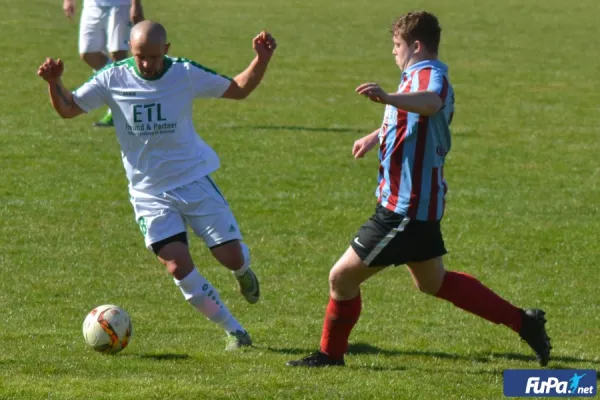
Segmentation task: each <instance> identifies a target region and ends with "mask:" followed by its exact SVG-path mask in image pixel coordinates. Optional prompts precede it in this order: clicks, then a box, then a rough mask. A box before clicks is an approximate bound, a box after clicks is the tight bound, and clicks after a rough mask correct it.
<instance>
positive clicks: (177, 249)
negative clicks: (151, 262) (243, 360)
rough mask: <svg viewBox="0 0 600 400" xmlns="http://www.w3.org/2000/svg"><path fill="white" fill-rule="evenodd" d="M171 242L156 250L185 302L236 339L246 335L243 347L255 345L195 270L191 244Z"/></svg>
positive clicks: (155, 247) (165, 242)
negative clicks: (190, 248) (189, 247)
mask: <svg viewBox="0 0 600 400" xmlns="http://www.w3.org/2000/svg"><path fill="white" fill-rule="evenodd" d="M183 234H184V233H183ZM169 239H172V238H168V239H165V240H164V241H161V242H158V243H156V244H153V245H152V248H153V250H155V252H156V254H157V256H158V258H159V260H160V261H161V262H162V263H163V264H164V265H165V266H166V267H167V270H168V271H169V273H170V274H171V275H173V279H174V281H175V284H176V285H177V286H178V287H179V289H180V290H181V293H183V296H184V297H185V299H186V300H187V301H188V302H189V303H190V304H191V305H193V306H194V307H195V308H196V309H197V310H198V311H200V312H201V313H202V314H204V315H205V316H206V317H207V318H208V319H209V320H211V321H212V322H214V323H216V324H217V325H219V326H220V327H222V328H223V329H224V330H225V331H226V332H227V334H228V335H230V336H233V337H236V336H239V335H242V334H245V336H247V338H248V340H247V341H246V342H244V343H242V344H241V345H250V344H252V342H251V341H250V340H249V336H248V335H247V333H246V331H245V329H244V328H243V327H242V326H241V325H240V323H239V322H238V321H237V320H236V319H235V318H234V317H233V315H231V313H230V312H229V310H228V309H227V307H226V306H225V304H223V301H222V300H221V299H220V297H219V293H218V292H217V290H216V289H215V288H214V287H213V286H212V285H211V284H210V282H208V281H207V280H206V278H204V277H203V276H202V275H201V274H200V272H198V270H197V269H196V267H195V266H194V262H193V261H192V256H191V255H190V252H189V249H188V246H187V244H186V243H184V242H182V241H179V240H176V239H175V240H176V241H169ZM237 347H240V346H228V349H229V350H232V349H234V348H237Z"/></svg>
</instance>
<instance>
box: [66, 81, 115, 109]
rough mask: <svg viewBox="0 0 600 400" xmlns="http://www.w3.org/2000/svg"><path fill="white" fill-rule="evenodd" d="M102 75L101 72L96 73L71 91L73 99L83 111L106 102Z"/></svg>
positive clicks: (106, 96)
mask: <svg viewBox="0 0 600 400" xmlns="http://www.w3.org/2000/svg"><path fill="white" fill-rule="evenodd" d="M103 77H104V76H103V74H96V75H94V76H93V77H92V78H91V79H90V80H89V81H87V82H86V83H84V84H83V85H81V86H80V87H79V88H78V89H76V90H75V91H74V92H73V101H75V104H77V105H78V106H79V107H80V108H81V109H82V110H83V111H85V112H90V111H92V110H94V109H96V108H99V107H102V106H103V105H105V104H108V91H107V89H106V86H105V85H104V84H103V82H104V80H103Z"/></svg>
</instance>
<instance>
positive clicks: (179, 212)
mask: <svg viewBox="0 0 600 400" xmlns="http://www.w3.org/2000/svg"><path fill="white" fill-rule="evenodd" d="M130 42H131V43H130V46H131V52H132V54H133V57H132V58H128V59H126V60H124V61H121V62H118V63H115V64H112V65H109V66H107V67H105V68H104V69H102V70H101V71H99V72H98V73H96V74H95V75H94V76H93V77H92V78H91V79H90V80H89V81H88V82H86V83H84V84H83V85H82V86H81V87H80V88H78V89H77V90H75V91H74V92H72V93H71V92H70V91H68V90H67V89H66V88H65V86H64V85H63V83H62V81H61V76H62V73H63V70H64V65H63V62H62V61H61V60H60V59H58V60H56V61H55V60H53V59H51V58H48V59H46V61H45V62H44V63H43V64H42V65H41V66H40V68H39V70H38V75H39V76H41V77H42V78H43V79H44V80H45V81H46V82H47V83H48V92H49V95H50V100H51V102H52V105H53V107H54V109H55V110H56V111H57V113H58V114H59V115H60V116H61V117H63V118H73V117H76V116H78V115H81V114H83V113H86V112H88V111H90V110H92V109H95V108H98V107H101V106H103V105H109V106H110V107H111V108H112V110H113V113H114V121H115V129H116V133H117V137H118V140H119V142H120V145H121V154H122V158H123V164H124V166H125V171H126V174H127V178H128V180H129V193H130V197H131V203H132V205H133V208H134V211H135V217H136V220H137V222H138V224H139V227H140V229H141V231H142V233H143V234H144V237H145V242H146V246H147V247H148V248H149V249H151V250H152V251H154V252H155V254H156V255H157V256H158V258H159V260H160V261H161V262H162V263H163V264H164V265H165V266H166V267H167V269H168V271H169V272H170V273H171V275H172V276H173V279H174V280H175V284H176V285H177V286H178V287H179V289H180V290H181V292H182V293H183V295H184V297H185V299H186V300H187V301H188V302H189V303H190V304H192V305H193V306H194V307H195V308H196V309H197V310H198V311H200V312H201V313H202V314H204V315H205V316H206V317H207V318H208V319H210V320H211V321H213V322H215V323H216V324H218V325H219V326H221V327H222V328H223V329H224V330H225V331H226V333H227V339H228V344H227V347H226V348H227V349H228V350H233V349H237V348H239V347H242V346H249V345H251V344H252V341H251V339H250V336H249V335H248V333H247V332H246V330H245V329H244V328H243V327H242V326H241V325H240V323H239V322H238V321H237V320H236V319H235V318H234V317H233V316H232V315H231V313H230V312H229V310H228V309H227V308H226V307H225V305H224V304H223V302H222V301H221V299H220V298H219V294H218V292H217V290H216V289H215V288H214V287H213V286H212V285H211V284H210V283H209V282H208V281H207V280H206V279H205V278H204V277H203V276H202V275H201V274H200V272H199V271H198V269H197V268H196V267H195V265H194V262H193V260H192V257H191V255H190V252H189V249H188V245H187V236H186V226H189V227H190V228H191V229H192V230H193V231H194V233H195V234H196V235H198V236H200V237H201V238H202V239H203V240H204V241H205V242H206V244H207V246H208V247H209V248H210V250H211V252H212V254H213V256H214V257H215V258H216V259H217V260H218V261H219V262H220V263H221V264H222V265H224V266H225V267H227V268H228V269H230V270H231V271H232V272H233V274H234V276H235V277H236V279H237V281H238V283H239V286H240V291H241V293H242V295H243V296H244V297H245V298H246V300H247V301H248V302H250V303H256V302H257V301H258V299H259V296H260V289H259V283H258V279H257V278H256V275H255V274H254V273H253V271H252V270H251V269H250V254H249V250H248V247H247V246H246V245H245V244H244V243H243V242H242V236H241V234H240V229H239V227H238V224H237V222H236V220H235V218H234V216H233V214H232V212H231V210H230V208H229V206H228V204H227V202H226V200H225V199H224V198H223V196H222V195H221V192H220V191H219V189H218V188H217V186H216V184H215V183H214V182H213V180H212V179H211V178H210V176H209V175H210V173H212V172H214V171H215V170H216V169H217V168H218V167H219V158H218V156H217V154H216V153H215V152H214V151H213V150H212V149H211V148H210V147H209V146H208V144H206V143H205V142H204V141H203V140H202V139H201V138H200V137H199V136H198V134H197V133H196V131H195V130H194V127H193V125H192V102H193V100H194V99H195V98H211V97H213V98H214V97H216V98H219V97H221V98H227V99H244V98H246V97H247V96H248V95H249V94H250V93H252V92H253V91H254V89H255V88H256V87H257V86H258V84H259V83H260V82H261V80H262V78H263V76H264V74H265V72H266V69H267V66H268V64H269V61H270V60H271V57H272V55H273V53H274V51H275V48H276V47H277V44H276V42H275V39H274V38H273V37H272V36H271V35H270V34H268V33H267V32H261V33H260V34H258V35H257V36H256V37H255V38H254V39H253V41H252V45H253V48H254V51H255V53H256V56H255V58H254V59H253V60H252V62H251V63H250V65H249V66H248V68H246V70H244V71H243V72H241V73H240V74H238V75H237V76H236V77H235V78H233V79H229V78H227V77H224V76H221V75H218V74H217V73H216V72H214V71H211V70H210V69H208V68H205V67H203V66H202V65H200V64H197V63H195V62H193V61H190V60H187V59H183V58H172V57H169V56H167V55H166V53H167V51H168V49H169V44H168V43H167V39H166V32H165V29H164V28H163V27H162V25H160V24H158V23H155V22H152V21H143V22H140V23H139V24H137V25H135V26H134V27H133V29H132V31H131V39H130Z"/></svg>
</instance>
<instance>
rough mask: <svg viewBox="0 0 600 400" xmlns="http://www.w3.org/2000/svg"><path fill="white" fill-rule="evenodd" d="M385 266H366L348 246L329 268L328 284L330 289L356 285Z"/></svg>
mask: <svg viewBox="0 0 600 400" xmlns="http://www.w3.org/2000/svg"><path fill="white" fill-rule="evenodd" d="M385 268H386V267H371V266H368V265H367V264H365V263H364V261H363V260H362V259H361V258H360V257H359V255H358V254H357V253H356V251H355V250H354V249H353V248H352V246H350V247H348V249H347V250H346V251H345V252H344V254H343V255H342V256H341V257H340V258H339V260H338V261H337V262H336V263H335V264H334V265H333V268H331V271H330V272H329V285H330V287H331V288H332V289H337V288H344V287H350V288H352V287H356V286H359V285H360V284H361V283H363V282H364V281H366V280H367V279H369V278H370V277H372V276H373V275H375V274H377V273H378V272H381V271H383V270H384V269H385Z"/></svg>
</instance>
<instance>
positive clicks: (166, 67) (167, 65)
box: [130, 56, 173, 81]
mask: <svg viewBox="0 0 600 400" xmlns="http://www.w3.org/2000/svg"><path fill="white" fill-rule="evenodd" d="M163 58H164V60H165V65H164V66H163V70H162V72H161V73H160V74H159V75H158V76H156V77H154V78H144V76H143V75H142V74H141V73H140V70H139V69H138V66H137V64H136V63H135V61H134V60H133V57H131V58H130V60H131V64H132V65H133V70H134V71H135V74H136V75H137V76H138V78H141V79H143V80H145V81H157V80H159V79H160V78H162V77H163V76H164V75H165V74H166V73H167V71H168V70H169V68H171V66H172V65H173V59H172V58H171V57H168V56H164V57H163Z"/></svg>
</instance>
